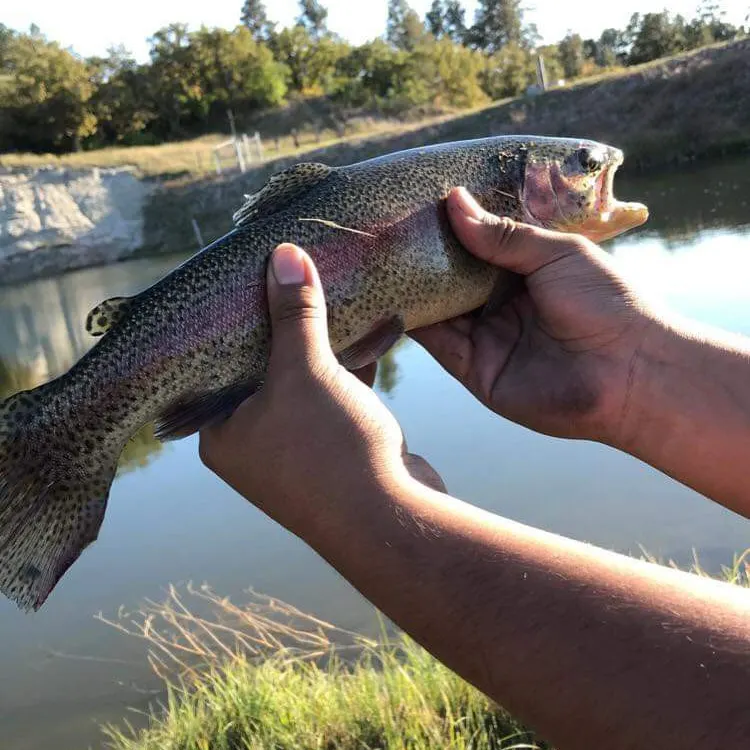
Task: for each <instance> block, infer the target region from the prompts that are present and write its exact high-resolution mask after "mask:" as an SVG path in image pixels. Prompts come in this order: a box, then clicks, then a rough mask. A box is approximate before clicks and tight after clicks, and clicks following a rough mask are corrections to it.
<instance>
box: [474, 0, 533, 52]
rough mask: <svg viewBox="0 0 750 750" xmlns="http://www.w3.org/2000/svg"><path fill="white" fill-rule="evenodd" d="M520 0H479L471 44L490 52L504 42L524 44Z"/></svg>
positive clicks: (496, 49)
mask: <svg viewBox="0 0 750 750" xmlns="http://www.w3.org/2000/svg"><path fill="white" fill-rule="evenodd" d="M523 31H524V29H523V11H522V9H521V0H479V7H478V8H477V13H476V18H475V21H474V26H473V27H472V28H471V32H470V38H471V42H472V44H473V46H475V47H477V48H479V49H482V50H485V51H486V52H489V53H490V54H493V53H494V52H497V51H498V50H500V49H502V48H503V47H504V46H505V45H506V44H517V45H519V46H522V45H523V44H524V41H525V40H524V33H523Z"/></svg>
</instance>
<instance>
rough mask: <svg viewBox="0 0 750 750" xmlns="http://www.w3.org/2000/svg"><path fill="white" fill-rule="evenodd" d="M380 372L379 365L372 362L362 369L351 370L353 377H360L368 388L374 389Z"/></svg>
mask: <svg viewBox="0 0 750 750" xmlns="http://www.w3.org/2000/svg"><path fill="white" fill-rule="evenodd" d="M377 371H378V363H377V362H372V363H371V364H369V365H365V366H364V367H360V368H359V369H358V370H350V372H351V373H352V375H355V376H356V377H358V378H359V379H360V380H361V381H362V382H363V383H364V384H365V385H366V386H368V387H370V388H372V386H373V384H374V383H375V375H376V374H377Z"/></svg>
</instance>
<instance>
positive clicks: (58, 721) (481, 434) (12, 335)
mask: <svg viewBox="0 0 750 750" xmlns="http://www.w3.org/2000/svg"><path fill="white" fill-rule="evenodd" d="M619 192H620V193H622V194H623V197H627V198H632V199H639V200H643V201H645V202H646V203H648V204H649V206H650V208H651V211H652V217H653V218H652V220H651V221H650V222H649V224H648V225H647V227H644V228H642V229H641V230H639V231H637V232H634V233H632V234H630V235H628V236H626V237H624V238H621V239H620V240H618V241H616V242H614V243H611V244H610V245H609V248H610V249H611V251H612V253H613V255H614V258H615V260H616V262H617V264H618V266H619V267H620V268H621V269H622V272H623V273H624V274H625V275H626V276H627V277H628V278H629V279H630V280H631V281H632V282H633V283H635V284H636V285H638V287H639V288H641V289H642V290H643V291H644V293H646V294H648V295H651V296H653V297H654V298H655V299H657V300H659V301H660V302H662V303H664V304H667V305H669V306H671V307H672V308H674V309H676V310H678V311H679V312H681V313H683V314H684V315H687V316H689V317H692V318H694V319H695V320H699V321H702V322H705V323H709V324H712V325H715V326H719V327H722V328H724V329H727V330H732V331H736V332H740V333H745V334H750V293H748V291H747V288H748V286H747V280H748V278H749V277H750V159H745V160H744V161H741V160H740V161H731V162H726V163H722V164H712V165H708V166H703V167H700V168H696V169H692V170H689V171H682V172H679V173H672V174H668V175H663V176H660V177H657V178H650V179H640V180H638V181H632V182H630V183H628V184H626V185H625V186H624V187H620V190H619ZM178 261H179V259H178V258H160V259H147V260H139V261H134V262H130V263H127V264H120V265H114V266H111V267H107V268H99V269H89V270H85V271H80V272H76V273H71V274H67V275H64V276H61V277H59V278H56V279H49V280H44V281H39V282H35V283H30V284H25V285H21V286H18V287H12V288H7V287H0V396H6V395H8V394H9V393H11V392H13V391H15V390H18V389H20V388H26V387H29V386H32V385H34V384H36V383H39V382H42V381H44V380H46V379H48V378H50V377H53V376H54V375H56V374H58V373H60V372H62V371H64V370H65V369H66V368H68V367H69V366H70V365H71V364H72V363H73V362H74V361H75V360H76V359H77V358H78V357H79V356H80V355H81V354H82V353H83V352H84V351H85V350H86V349H87V347H88V346H89V345H90V343H91V342H90V341H89V340H88V339H87V337H86V334H85V332H84V330H83V321H84V319H85V315H86V313H87V311H88V310H89V309H90V308H91V307H93V306H94V305H95V304H96V303H98V302H99V301H101V300H102V299H103V298H105V297H109V296H115V295H123V294H130V293H133V292H137V291H138V290H139V289H141V288H143V287H144V286H145V285H147V284H149V283H151V282H152V281H153V280H155V279H156V278H158V277H159V276H161V275H162V274H163V273H164V272H165V271H166V270H168V269H169V268H171V267H172V266H173V265H174V264H175V263H176V262H178ZM381 385H382V386H387V388H385V387H381V388H380V391H381V393H382V394H383V397H384V398H385V399H386V402H387V404H388V405H389V407H390V408H391V409H392V410H393V411H394V413H395V414H396V415H397V417H398V419H399V420H400V422H401V424H402V425H403V427H404V430H405V432H406V435H407V437H408V440H409V445H410V447H411V448H412V449H413V450H416V451H418V452H419V453H422V454H423V455H425V456H426V457H427V458H428V460H429V461H430V462H431V463H432V464H433V465H434V466H435V467H436V468H437V469H438V470H439V471H440V472H441V473H442V475H443V477H444V478H445V481H446V483H447V485H448V487H449V489H450V491H451V492H452V493H454V494H455V495H457V496H459V497H462V498H464V499H466V500H469V501H471V502H474V503H476V504H478V505H481V506H483V507H485V508H489V509H491V510H493V511H496V512H498V513H502V514H504V515H506V516H508V517H510V518H513V519H515V520H518V521H522V522H525V523H529V524H533V525H535V526H539V527H541V528H544V529H548V530H551V531H555V532H558V533H562V534H567V535H570V536H572V537H575V538H577V539H583V540H587V541H590V542H594V543H596V544H600V545H604V546H606V547H609V548H613V549H616V550H621V551H625V552H631V553H636V554H637V553H638V552H639V550H640V547H641V546H643V547H645V548H647V549H648V550H649V551H650V552H652V553H654V554H656V555H660V556H664V557H672V558H674V559H677V560H680V561H688V560H689V559H690V557H691V555H692V551H693V550H696V551H697V552H698V553H699V555H700V557H701V559H702V560H703V561H704V562H706V563H707V564H708V565H712V566H716V565H719V564H721V563H725V562H729V561H730V560H731V557H732V554H733V553H734V552H737V551H740V550H742V549H744V548H746V547H747V546H750V524H748V523H747V522H744V521H743V520H741V519H740V518H738V517H737V516H735V515H733V514H731V513H730V512H728V511H725V510H723V509H721V508H718V507H716V506H713V505H712V504H710V503H709V502H707V501H706V500H705V499H704V498H702V497H700V496H699V495H697V494H696V493H694V492H692V491H691V490H688V489H686V488H685V487H682V486H680V485H678V484H677V483H675V482H673V481H672V480H670V479H668V478H666V477H664V476H662V475H660V474H659V473H658V472H656V471H654V470H653V469H651V468H649V467H647V466H644V465H643V464H641V463H639V462H637V461H635V460H634V459H631V458H629V457H627V456H624V455H621V454H619V453H617V452H616V451H614V450H611V449H608V448H605V447H602V446H598V445H595V444H592V443H588V442H572V441H564V440H555V439H552V438H547V437H543V436H539V435H535V434H534V433H532V432H530V431H528V430H525V429H523V428H521V427H518V426H516V425H513V424H511V423H509V422H507V421H505V420H503V419H500V418H499V417H496V416H494V415H492V414H490V413H488V412H487V411H485V410H484V409H483V408H482V407H481V406H479V405H478V404H477V403H476V402H475V401H474V400H473V399H472V398H471V396H469V395H468V394H467V393H466V392H464V391H463V390H462V389H461V388H460V386H458V385H457V384H456V383H455V382H453V381H452V380H451V379H450V378H449V377H448V376H447V375H446V374H445V373H443V372H442V371H441V369H440V368H439V367H438V366H437V365H436V364H435V363H434V362H433V361H432V360H431V359H430V358H429V357H428V356H427V355H426V354H425V353H424V352H423V351H422V350H421V349H420V348H419V347H417V346H416V345H414V344H411V343H407V344H406V345H405V346H403V347H401V348H400V349H399V350H398V352H397V354H396V357H395V368H393V367H391V369H390V370H389V371H388V373H387V377H386V378H385V382H383V383H382V384H381ZM385 390H387V391H388V392H387V393H385V392H384V391H385ZM189 580H192V581H195V582H203V581H208V582H209V583H210V584H212V586H213V587H214V588H215V589H216V590H217V591H219V592H221V593H223V594H229V595H232V596H233V597H235V598H237V599H241V592H242V591H243V590H244V589H246V588H247V587H249V586H252V587H253V588H255V589H257V590H260V591H263V592H267V593H270V594H273V595H275V596H278V597H280V598H283V599H286V600H289V601H291V602H293V603H294V604H296V605H298V606H301V607H304V608H308V609H311V610H313V611H315V612H316V613H318V614H320V615H323V616H324V617H326V618H328V619H330V620H333V621H335V622H336V623H338V624H340V625H343V626H347V627H353V628H368V627H370V626H371V625H372V622H373V620H372V610H371V608H370V607H369V605H367V603H366V602H364V601H363V600H362V599H361V598H360V597H359V596H358V595H357V594H356V592H354V591H353V590H352V589H351V587H349V585H348V584H347V583H346V582H345V581H343V579H341V578H340V577H339V576H338V575H337V574H336V573H335V572H334V571H332V570H331V569H330V568H329V567H328V566H327V565H326V564H325V563H323V562H322V561H321V560H319V559H318V558H317V557H316V556H315V555H314V553H312V552H311V551H310V550H308V549H307V548H306V547H305V546H304V545H303V544H302V543H301V542H300V541H299V540H297V539H296V538H294V537H292V536H291V535H290V534H288V533H287V532H285V531H284V530H282V529H280V528H278V527H277V526H275V525H274V524H272V523H271V522H270V521H268V520H267V519H266V518H265V517H264V516H263V515H262V514H261V513H260V512H259V511H257V510H256V509H255V508H253V507H251V506H249V505H248V504H247V503H246V502H245V501H244V500H242V499H241V498H240V497H238V496H237V495H236V494H234V493H233V492H232V491H231V490H230V489H229V488H227V487H226V486H225V485H223V484H222V483H221V482H220V481H219V480H218V479H216V478H215V477H214V476H212V475H211V474H210V473H209V472H208V471H207V470H206V469H204V468H203V467H202V466H201V464H200V462H199V461H198V458H197V441H196V439H195V438H189V439H187V440H183V441H181V442H178V443H172V444H169V445H167V446H164V447H160V446H158V445H157V444H155V443H154V442H153V441H152V440H149V438H148V436H145V437H143V438H142V439H141V441H140V443H139V444H138V446H137V447H136V448H135V449H132V450H131V454H130V455H129V460H128V462H127V466H126V467H125V469H124V470H123V472H122V473H121V474H120V476H119V477H118V479H117V480H116V481H115V484H114V486H113V489H112V493H111V497H110V502H109V510H108V512H107V516H106V519H105V521H104V525H103V527H102V530H101V533H100V536H99V540H98V541H97V542H96V544H95V545H93V546H92V547H91V548H90V549H89V550H87V551H86V552H85V553H84V554H83V556H82V557H81V558H80V560H79V561H78V562H77V563H76V564H75V565H74V566H73V567H72V568H71V570H70V571H69V572H68V573H67V575H66V576H65V577H64V579H63V580H62V581H61V582H60V584H59V585H58V587H57V588H56V590H55V592H54V594H53V595H52V596H51V598H50V599H49V601H48V603H47V604H46V605H45V607H44V608H43V609H42V610H41V611H40V612H38V613H36V614H34V615H32V616H28V615H23V614H21V613H20V612H18V611H17V610H16V609H15V607H14V606H13V605H12V604H11V603H9V602H8V601H7V600H5V599H2V600H1V601H0V633H2V638H0V674H2V676H3V679H2V680H0V746H2V748H6V747H7V748H14V749H16V748H17V749H18V750H22V749H23V750H31V749H32V748H33V750H41V749H42V748H49V747H54V748H56V750H73V749H74V748H75V749H76V750H78V749H79V748H84V747H87V746H92V747H97V746H98V745H99V743H100V739H101V735H100V733H99V731H98V729H97V724H98V723H99V722H101V721H102V720H116V719H119V718H121V717H123V716H125V715H126V706H136V707H142V706H144V705H145V704H146V702H147V701H148V699H149V697H150V696H151V695H153V692H152V691H154V690H155V689H156V688H157V687H158V684H157V683H156V682H155V681H154V679H153V678H152V677H151V676H150V674H149V672H148V669H147V666H146V661H145V658H144V651H143V648H142V647H141V645H140V644H138V643H137V642H132V641H130V640H128V639H127V638H125V637H124V636H122V635H120V634H119V633H117V632H115V631H114V630H112V629H111V628H108V627H107V626H105V625H103V624H102V623H100V622H98V621H97V620H95V619H94V615H95V614H96V613H97V612H99V611H103V612H104V613H105V614H106V615H113V614H115V613H116V611H117V609H118V607H119V606H120V605H121V604H122V605H124V606H125V607H127V608H131V609H132V608H135V607H137V605H138V603H139V602H140V601H142V600H143V599H144V598H146V597H152V598H161V596H162V595H163V592H164V590H165V588H166V587H167V586H168V585H169V584H170V583H173V582H174V583H179V582H186V581H189ZM130 718H131V720H132V719H133V718H134V717H133V715H132V714H131V715H130Z"/></svg>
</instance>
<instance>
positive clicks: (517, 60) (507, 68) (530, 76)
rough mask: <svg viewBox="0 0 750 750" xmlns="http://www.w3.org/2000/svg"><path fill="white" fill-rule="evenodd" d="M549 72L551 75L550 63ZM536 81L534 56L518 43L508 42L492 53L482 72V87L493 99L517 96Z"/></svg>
mask: <svg viewBox="0 0 750 750" xmlns="http://www.w3.org/2000/svg"><path fill="white" fill-rule="evenodd" d="M545 64H547V59H546V58H545ZM547 72H548V76H549V74H550V70H549V65H547ZM535 81H536V63H535V61H534V58H533V57H532V55H531V53H530V52H529V50H527V49H525V48H524V47H522V46H521V45H520V44H517V43H512V44H506V45H504V46H503V47H502V49H500V50H499V51H498V52H496V53H495V54H494V55H490V56H489V57H488V58H487V59H486V63H485V68H484V71H483V72H482V88H483V89H484V91H485V92H486V93H487V95H488V96H489V97H490V98H491V99H502V98H504V97H506V96H517V95H518V94H520V93H521V92H522V91H525V90H526V89H527V88H528V87H529V86H530V85H531V84H532V83H534V82H535Z"/></svg>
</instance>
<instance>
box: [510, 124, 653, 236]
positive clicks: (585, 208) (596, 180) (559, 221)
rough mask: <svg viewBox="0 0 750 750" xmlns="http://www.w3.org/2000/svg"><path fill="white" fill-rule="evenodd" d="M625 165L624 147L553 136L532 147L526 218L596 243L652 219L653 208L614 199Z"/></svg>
mask: <svg viewBox="0 0 750 750" xmlns="http://www.w3.org/2000/svg"><path fill="white" fill-rule="evenodd" d="M622 162H623V153H622V151H621V150H620V149H618V148H614V147H613V146H608V145H606V144H603V143H598V142H596V141H587V140H577V139H555V138H550V139H543V141H540V142H538V143H531V144H529V145H528V147H527V151H526V165H525V174H524V180H523V193H522V202H521V205H522V209H523V214H524V220H525V221H527V222H528V223H530V224H536V225H538V226H543V227H547V228H548V229H556V230H558V231H565V232H575V233H577V234H582V235H584V236H586V237H588V238H589V239H590V240H593V241H594V242H602V241H604V240H608V239H611V238H612V237H616V236H617V235H619V234H622V233H623V232H626V231H628V230H629V229H633V228H634V227H637V226H640V225H641V224H643V223H644V222H645V221H646V220H647V219H648V208H647V207H646V206H644V205H643V204H642V203H626V202H623V201H619V200H617V199H616V198H615V196H614V192H613V181H614V177H615V172H616V171H617V168H618V167H619V166H620V165H621V164H622Z"/></svg>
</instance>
